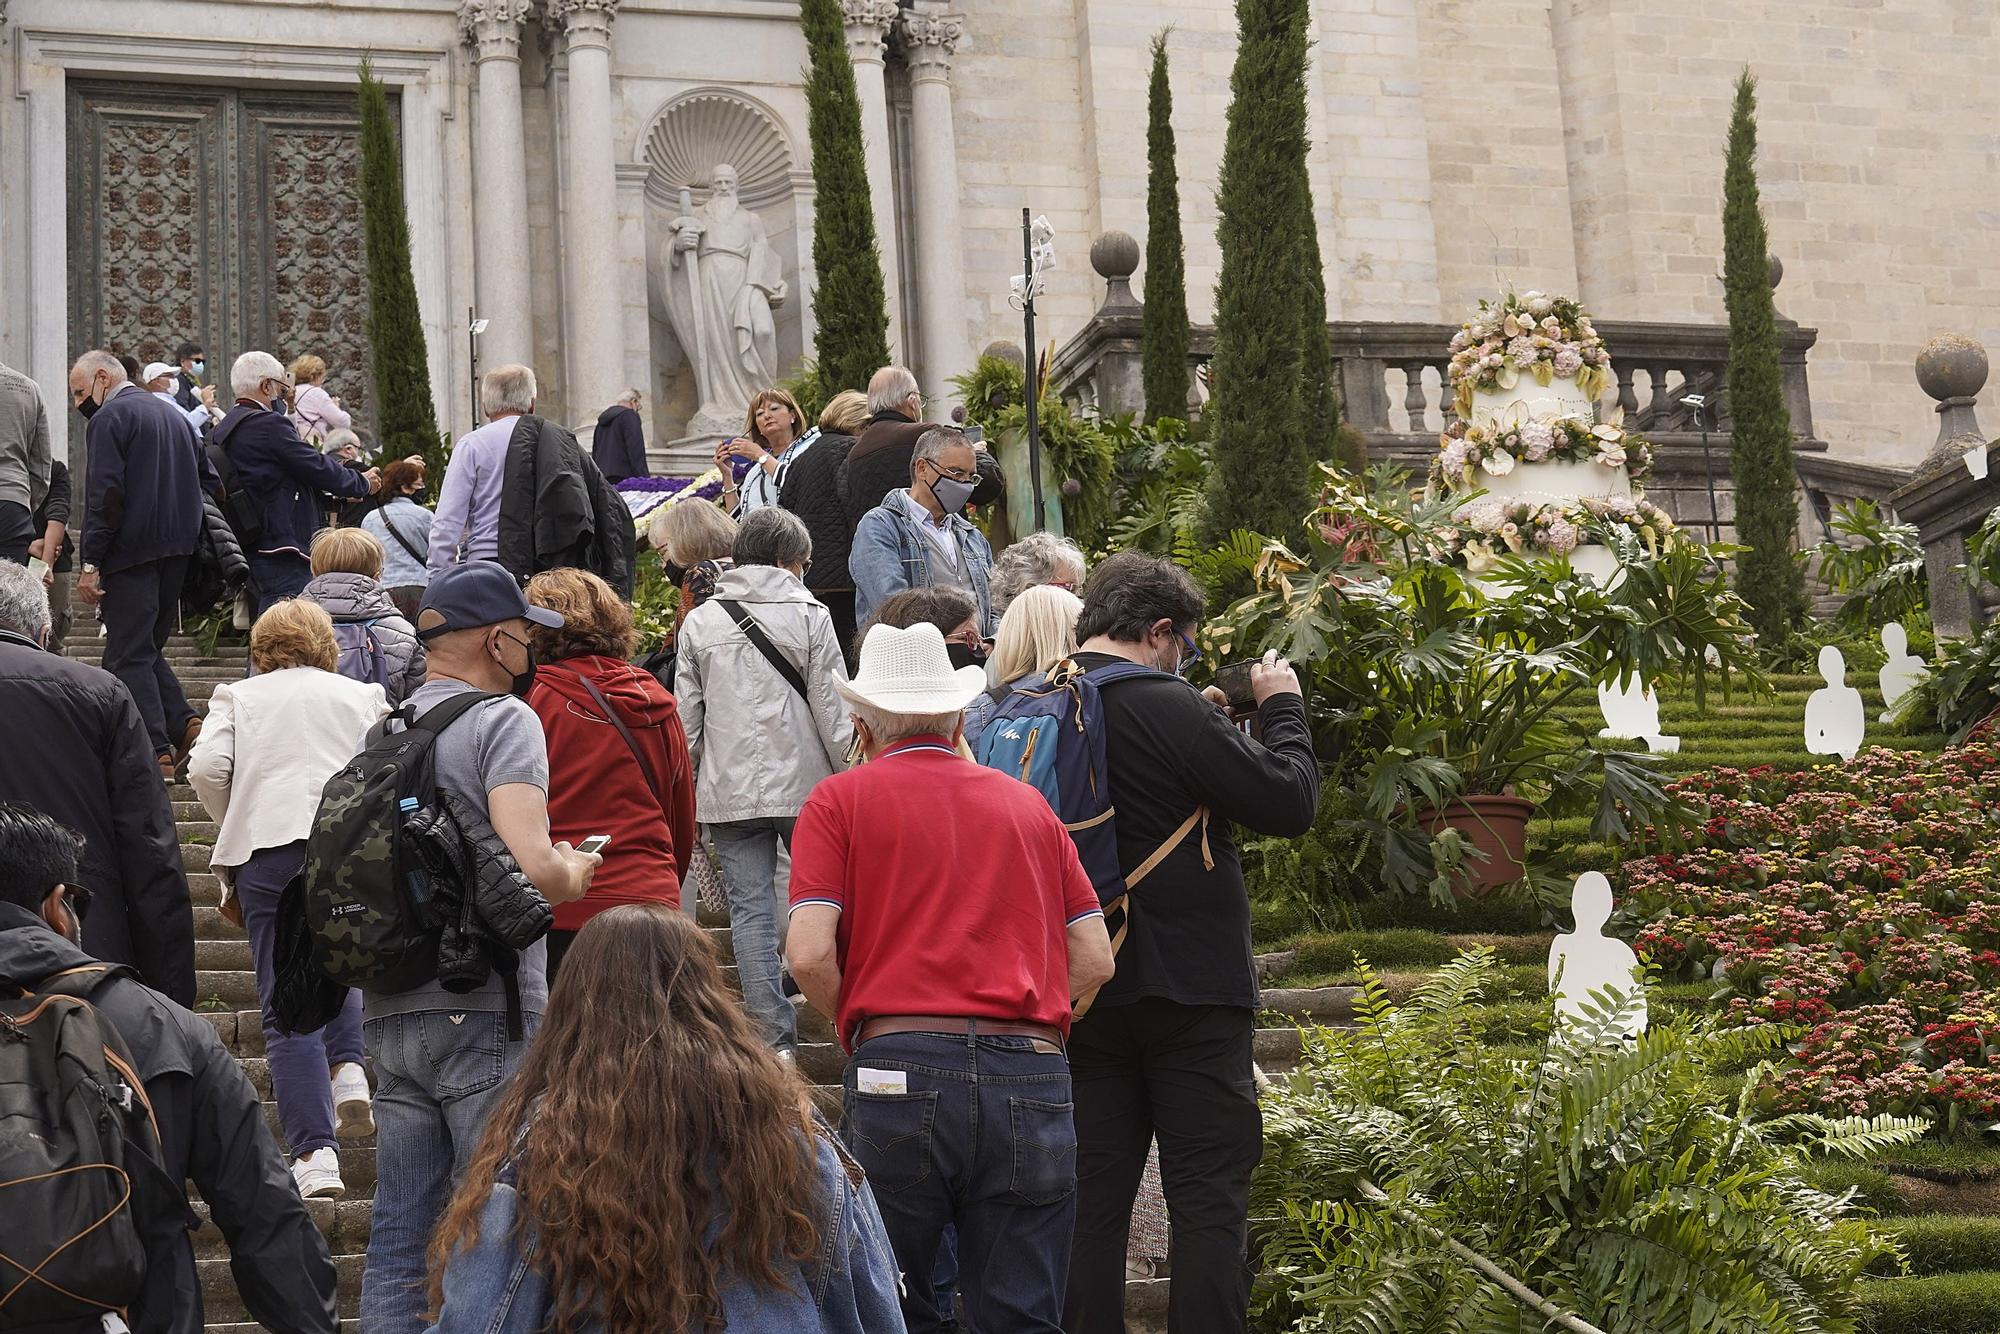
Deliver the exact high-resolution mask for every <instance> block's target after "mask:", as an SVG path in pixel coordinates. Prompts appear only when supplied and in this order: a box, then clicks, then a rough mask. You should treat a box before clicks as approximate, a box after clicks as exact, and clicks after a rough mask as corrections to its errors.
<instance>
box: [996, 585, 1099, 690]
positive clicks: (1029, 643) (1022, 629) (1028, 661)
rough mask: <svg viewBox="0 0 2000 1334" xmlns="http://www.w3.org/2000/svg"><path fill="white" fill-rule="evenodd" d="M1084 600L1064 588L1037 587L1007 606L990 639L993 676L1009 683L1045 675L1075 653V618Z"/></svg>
mask: <svg viewBox="0 0 2000 1334" xmlns="http://www.w3.org/2000/svg"><path fill="white" fill-rule="evenodd" d="M1082 614H1083V599H1082V598H1079V597H1078V596H1077V595H1076V594H1074V593H1072V592H1070V591H1069V590H1068V589H1066V588H1057V587H1055V586H1054V585H1053V584H1037V585H1036V586H1035V587H1033V588H1030V589H1028V590H1027V591H1026V592H1024V593H1022V594H1021V596H1019V597H1017V598H1015V599H1014V601H1013V603H1012V604H1011V605H1009V606H1008V608H1007V613H1006V615H1004V616H1002V617H1001V618H1000V630H999V633H998V634H997V635H996V636H995V637H994V640H993V675H994V677H995V679H997V680H999V681H1001V682H1003V683H1011V682H1014V681H1018V680H1020V679H1021V678H1022V677H1024V676H1027V675H1030V674H1031V673H1034V672H1046V671H1047V670H1048V669H1049V668H1051V667H1053V666H1055V665H1056V664H1057V663H1059V662H1061V661H1062V660H1063V659H1064V658H1067V657H1068V656H1070V654H1072V653H1074V652H1076V618H1077V617H1078V616H1081V615H1082Z"/></svg>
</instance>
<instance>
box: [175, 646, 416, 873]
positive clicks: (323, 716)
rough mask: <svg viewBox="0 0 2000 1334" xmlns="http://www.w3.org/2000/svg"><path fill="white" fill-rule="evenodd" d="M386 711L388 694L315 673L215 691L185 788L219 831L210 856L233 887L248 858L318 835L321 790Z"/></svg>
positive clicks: (289, 671)
mask: <svg viewBox="0 0 2000 1334" xmlns="http://www.w3.org/2000/svg"><path fill="white" fill-rule="evenodd" d="M388 712H389V701H388V700H387V699H386V698H384V697H383V694H382V687H381V686H377V685H363V684H361V683H360V682H359V681H350V680H348V679H347V678H346V677H344V676H340V675H337V674H336V673H333V672H323V671H321V670H320V669H319V668H317V667H287V668H285V669H284V670H283V671H276V672H271V673H269V674H268V675H264V676H253V677H250V678H249V679H248V680H245V681H236V682H232V683H230V684H228V685H221V686H217V687H216V688H215V694H214V695H213V696H212V697H211V698H210V699H209V702H208V717H207V719H206V720H205V721H204V722H203V723H202V725H201V738H200V739H199V740H197V741H196V742H195V743H194V753H193V754H192V755H191V756H190V757H189V758H188V782H190V783H192V784H193V785H194V790H195V793H196V795H197V796H199V797H200V798H201V803H202V805H204V806H206V807H207V808H208V813H209V816H210V818H212V819H214V820H215V821H216V822H217V823H218V824H220V826H221V828H220V829H219V830H218V831H217V833H216V836H215V852H214V854H213V856H212V858H211V860H212V862H213V863H214V865H215V867H216V868H217V871H218V873H219V874H221V875H222V876H223V877H224V878H225V879H227V878H228V877H229V875H230V873H231V872H233V871H234V870H235V869H236V868H237V867H239V866H241V865H242V864H243V863H244V862H246V861H249V860H250V854H251V853H253V852H257V851H260V850H262V849H265V848H282V847H284V846H285V845H286V844H287V843H294V842H297V841H298V840H299V839H302V838H304V837H305V836H306V835H307V834H309V833H311V832H312V823H313V813H314V812H315V811H317V810H318V809H319V794H320V789H322V788H324V787H325V786H326V780H327V779H329V778H331V777H333V775H334V774H335V773H336V772H337V771H338V770H339V769H340V767H341V766H342V765H344V764H346V763H347V762H348V761H349V760H351V759H353V758H354V756H355V754H356V753H357V752H359V751H360V749H361V746H362V743H363V742H364V741H365V740H366V739H367V736H368V729H369V728H371V727H373V726H374V725H375V724H376V723H378V722H380V721H381V720H382V717H383V716H384V715H385V714H387V713H388Z"/></svg>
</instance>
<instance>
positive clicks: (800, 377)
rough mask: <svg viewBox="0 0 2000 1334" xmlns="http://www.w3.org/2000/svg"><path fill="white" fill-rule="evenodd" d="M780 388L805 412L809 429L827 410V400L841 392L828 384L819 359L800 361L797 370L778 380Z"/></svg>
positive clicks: (864, 382)
mask: <svg viewBox="0 0 2000 1334" xmlns="http://www.w3.org/2000/svg"><path fill="white" fill-rule="evenodd" d="M862 383H863V384H866V383H867V381H865V380H864V381H863V382H862ZM778 388H780V389H782V390H784V391H785V392H786V393H788V394H790V395H791V396H792V399H793V401H794V402H796V403H797V404H798V405H799V411H800V412H802V413H804V414H805V419H806V426H807V428H808V429H810V428H811V426H812V425H813V423H815V422H817V421H818V420H819V414H820V413H822V412H825V411H826V404H827V400H828V399H830V398H832V397H833V396H834V395H835V394H836V393H839V392H840V391H839V390H838V389H836V388H831V387H829V386H828V384H827V380H826V377H825V376H823V375H821V374H820V372H819V363H818V362H817V361H804V362H801V363H799V368H798V369H797V370H795V371H793V372H792V373H791V374H790V375H787V376H786V377H785V378H784V379H782V380H780V381H778Z"/></svg>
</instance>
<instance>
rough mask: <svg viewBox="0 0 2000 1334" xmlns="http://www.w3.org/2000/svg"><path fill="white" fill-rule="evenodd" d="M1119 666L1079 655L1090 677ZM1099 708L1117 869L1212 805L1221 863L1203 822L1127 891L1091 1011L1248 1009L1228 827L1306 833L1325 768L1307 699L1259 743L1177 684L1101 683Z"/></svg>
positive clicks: (1277, 705)
mask: <svg viewBox="0 0 2000 1334" xmlns="http://www.w3.org/2000/svg"><path fill="white" fill-rule="evenodd" d="M1115 661H1117V659H1115V658H1112V657H1110V656H1109V655H1106V654H1102V653H1079V654H1077V662H1078V663H1079V664H1081V665H1082V666H1083V667H1084V668H1085V669H1089V668H1094V667H1102V666H1105V665H1106V664H1108V663H1111V662H1115ZM1103 705H1104V765H1105V768H1106V769H1107V770H1108V771H1109V772H1110V775H1111V804H1112V806H1113V808H1114V809H1116V810H1117V812H1118V861H1119V864H1120V865H1121V866H1123V867H1124V868H1126V869H1127V870H1128V871H1129V870H1130V869H1131V868H1133V867H1135V866H1138V865H1139V864H1140V863H1141V862H1143V861H1145V860H1146V859H1147V858H1148V857H1150V856H1152V855H1153V852H1154V850H1155V849H1156V848H1158V847H1159V846H1160V845H1161V844H1162V843H1165V842H1166V841H1167V840H1168V839H1169V838H1171V837H1173V834H1174V831H1175V830H1176V829H1178V828H1179V827H1180V824H1181V822H1182V821H1184V820H1186V819H1187V817H1188V816H1189V815H1190V814H1191V813H1193V811H1194V810H1195V808H1196V807H1199V806H1206V807H1208V809H1209V812H1210V820H1209V826H1208V835H1207V837H1208V850H1209V853H1210V854H1211V855H1212V857H1213V858H1214V862H1215V865H1214V867H1213V868H1212V869H1210V868H1207V867H1205V866H1204V864H1203V861H1202V837H1201V831H1200V830H1199V829H1198V828H1197V829H1196V831H1195V832H1194V833H1193V834H1192V835H1190V836H1189V837H1188V838H1187V839H1186V840H1185V841H1184V842H1183V843H1181V845H1180V846H1179V847H1177V848H1175V849H1174V850H1173V851H1172V852H1171V853H1169V854H1168V855H1167V857H1166V859H1165V860H1163V861H1162V862H1161V863H1160V864H1159V866H1158V867H1156V868H1155V869H1154V871H1153V873H1152V874H1151V875H1149V876H1147V877H1146V878H1145V880H1143V881H1141V882H1140V883H1139V885H1138V886H1137V887H1135V888H1134V889H1133V890H1132V895H1131V916H1130V918H1129V920H1130V922H1131V934H1130V935H1128V936H1127V937H1126V939H1125V946H1124V948H1123V949H1121V950H1119V952H1118V972H1117V974H1116V975H1115V976H1114V977H1112V979H1111V980H1110V981H1109V982H1107V983H1105V985H1104V990H1103V991H1102V992H1101V993H1100V994H1099V995H1098V998H1097V1009H1099V1010H1103V1009H1108V1008H1110V1007H1112V1006H1116V1005H1122V1004H1126V1003H1128V1002H1131V1001H1135V1000H1139V999H1141V998H1142V997H1148V996H1158V997H1164V998H1165V999H1167V1000H1171V1001H1175V1002H1177V1003H1179V1004H1182V1005H1235V1006H1245V1007H1252V1006H1255V1005H1256V1004H1257V974H1256V969H1255V967H1254V966H1253V964H1252V963H1251V956H1250V896H1249V893H1248V891H1247V890H1246V888H1245V887H1244V883H1243V866H1242V863H1241V862H1240V861H1239V860H1238V858H1237V853H1236V839H1235V837H1234V834H1233V832H1232V830H1231V828H1230V826H1231V823H1232V822H1234V823H1236V824H1241V825H1243V826H1245V827H1246V828H1249V829H1254V830H1256V831H1257V832H1258V833H1262V834H1273V835H1278V836H1281V837H1286V838H1298V837H1300V836H1302V835H1303V834H1304V833H1305V832H1306V831H1307V830H1308V829H1310V828H1312V824H1313V818H1314V816H1315V815H1316V814H1317V813H1318V809H1319V762H1318V761H1317V760H1316V759H1315V758H1314V756H1313V748H1312V734H1311V732H1310V731H1309V730H1308V729H1307V727H1306V710H1305V703H1304V701H1302V700H1301V699H1300V698H1299V697H1298V696H1296V695H1281V696H1278V697H1277V698H1275V699H1272V700H1270V701H1269V702H1268V703H1266V704H1265V705H1264V708H1263V710H1262V722H1263V727H1264V741H1263V743H1262V744H1261V745H1260V744H1259V743H1257V742H1255V741H1252V740H1251V739H1250V738H1249V737H1248V736H1245V735H1244V734H1243V733H1242V732H1241V731H1239V730H1238V729H1237V727H1236V725H1235V724H1233V723H1231V722H1230V721H1229V719H1228V717H1227V716H1226V715H1225V714H1224V713H1223V712H1222V710H1220V709H1218V708H1216V707H1215V705H1213V704H1211V703H1210V702H1209V701H1208V700H1206V699H1204V698H1203V697H1202V696H1201V695H1199V694H1197V693H1196V692H1195V689H1194V687H1192V686H1190V685H1188V684H1187V683H1186V682H1185V681H1171V680H1165V679H1146V678H1137V679H1134V680H1130V681H1121V682H1119V683H1117V684H1115V685H1109V686H1107V687H1105V690H1104V694H1103ZM1093 1013H1095V1011H1093ZM1083 1022H1085V1023H1089V1022H1090V1021H1089V1019H1088V1018H1086V1019H1085V1020H1084V1021H1083Z"/></svg>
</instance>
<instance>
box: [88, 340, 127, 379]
mask: <svg viewBox="0 0 2000 1334" xmlns="http://www.w3.org/2000/svg"><path fill="white" fill-rule="evenodd" d="M75 369H77V370H79V371H82V372H83V382H84V384H85V385H86V386H87V385H89V383H90V382H91V381H92V380H95V379H96V378H97V373H98V372H99V371H103V372H104V373H105V374H106V375H108V376H110V377H111V383H112V384H114V385H121V384H124V383H125V381H126V380H127V378H129V377H127V375H126V374H125V363H124V362H122V361H120V360H118V358H116V357H114V356H112V355H111V354H110V353H109V352H106V351H104V350H103V349H102V348H93V349H92V350H91V351H89V352H86V353H84V354H83V355H82V356H80V357H78V358H77V359H76V367H75Z"/></svg>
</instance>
